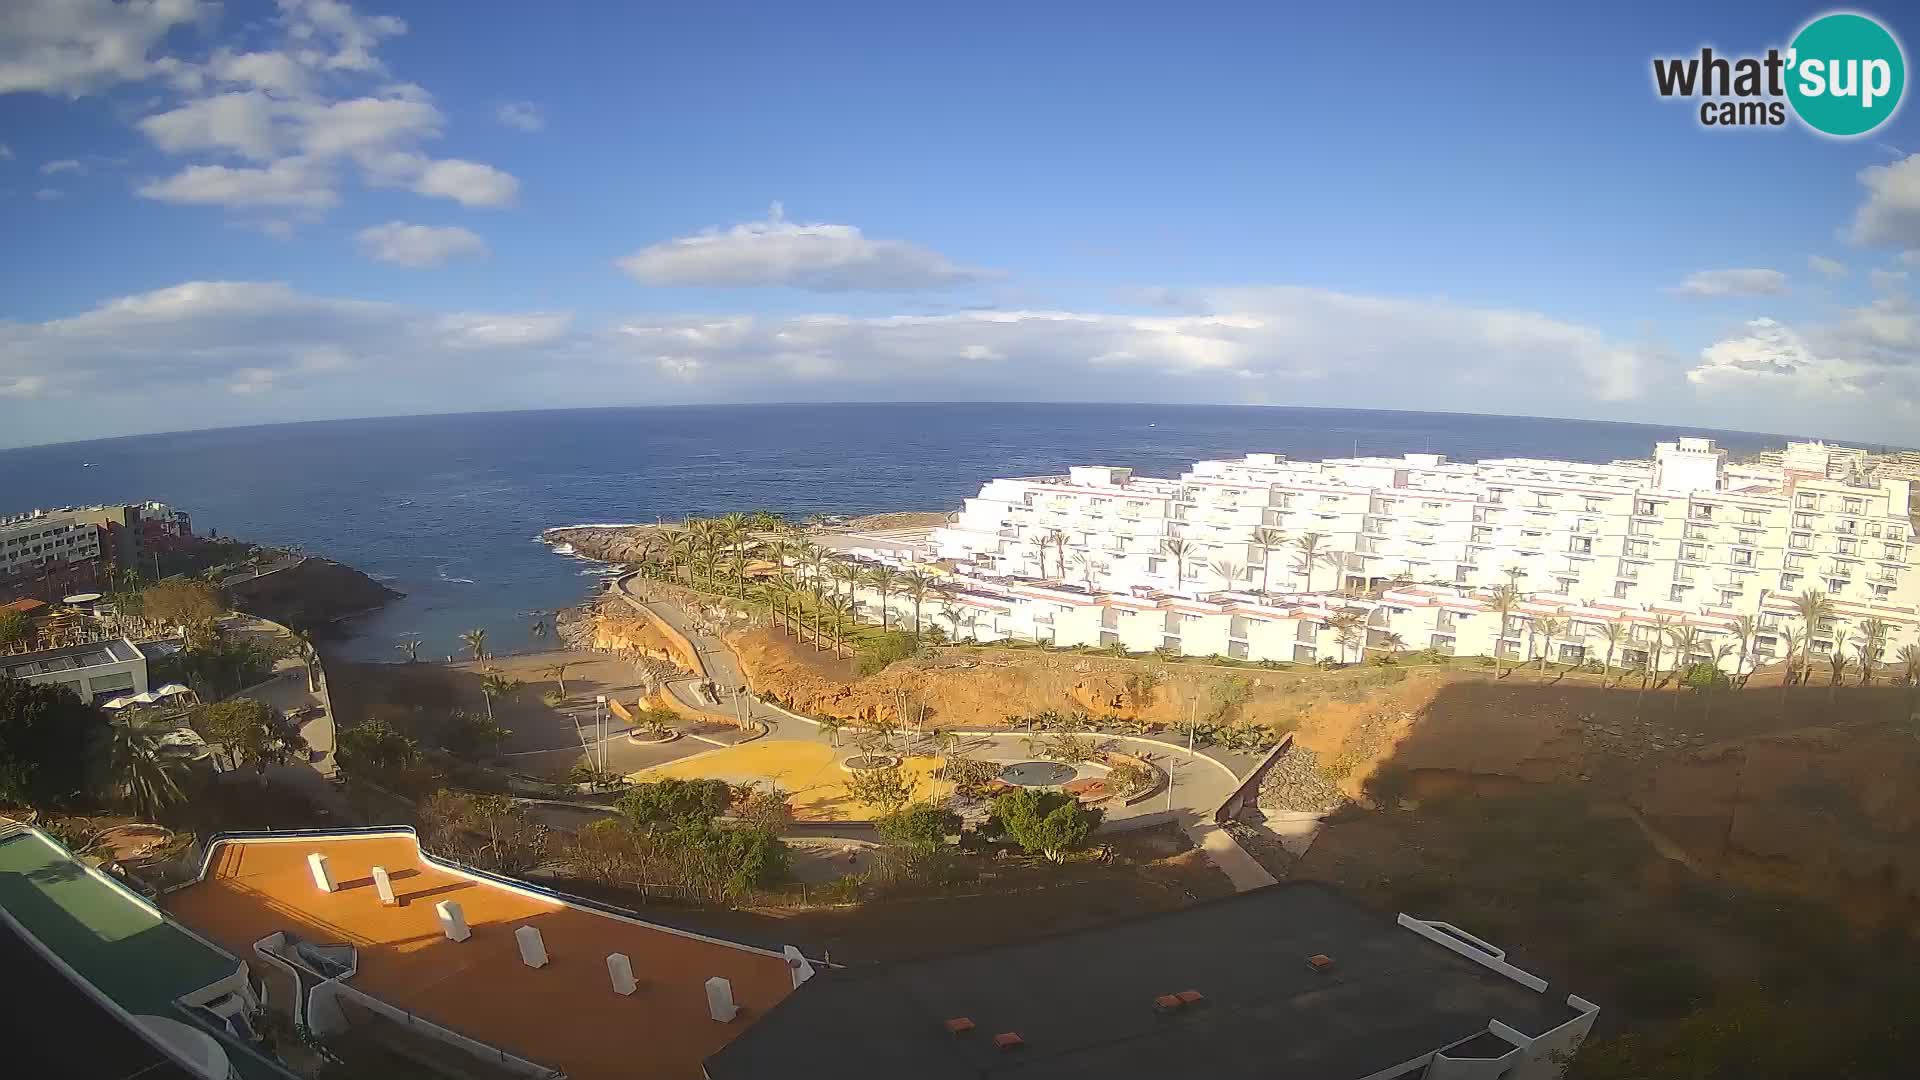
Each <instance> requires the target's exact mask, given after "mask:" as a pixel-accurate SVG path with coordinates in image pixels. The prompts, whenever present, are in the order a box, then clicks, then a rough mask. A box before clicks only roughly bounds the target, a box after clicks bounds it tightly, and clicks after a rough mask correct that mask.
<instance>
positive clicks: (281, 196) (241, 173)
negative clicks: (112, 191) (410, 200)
mask: <svg viewBox="0 0 1920 1080" xmlns="http://www.w3.org/2000/svg"><path fill="white" fill-rule="evenodd" d="M137 190H138V191H139V193H140V194H141V195H142V196H144V197H145V198H149V199H156V200H158V201H160V202H170V203H182V204H187V205H200V206H227V207H247V208H257V207H288V208H293V209H299V210H308V211H318V210H325V209H327V208H329V207H332V206H334V205H336V204H338V203H339V201H340V197H339V196H338V195H337V194H335V192H334V189H333V179H332V175H331V174H330V173H329V172H328V171H327V169H325V168H324V167H323V166H321V165H319V164H318V163H316V162H313V161H309V160H308V159H306V158H299V157H290V158H281V159H280V160H279V161H276V162H274V163H272V164H271V165H268V166H266V167H264V168H252V167H242V168H229V167H228V166H225V165H190V166H188V167H187V168H185V169H182V170H181V171H180V172H178V173H175V174H174V175H172V176H170V177H167V178H166V179H164V180H153V181H149V182H147V183H145V184H142V185H141V186H140V187H139V188H138V189H137Z"/></svg>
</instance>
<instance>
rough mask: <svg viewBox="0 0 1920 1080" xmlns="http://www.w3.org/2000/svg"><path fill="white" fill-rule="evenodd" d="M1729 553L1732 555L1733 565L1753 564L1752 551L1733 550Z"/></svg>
mask: <svg viewBox="0 0 1920 1080" xmlns="http://www.w3.org/2000/svg"><path fill="white" fill-rule="evenodd" d="M1731 554H1732V555H1733V565H1735V566H1752V565H1753V552H1751V551H1735V552H1732V553H1731Z"/></svg>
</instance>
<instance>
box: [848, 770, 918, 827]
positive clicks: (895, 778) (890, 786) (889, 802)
mask: <svg viewBox="0 0 1920 1080" xmlns="http://www.w3.org/2000/svg"><path fill="white" fill-rule="evenodd" d="M847 794H848V795H850V796H852V797H853V798H854V799H856V800H858V801H860V802H863V803H866V804H868V805H870V806H875V807H878V808H879V810H880V813H881V814H882V815H883V816H884V815H887V814H892V813H896V812H898V811H899V810H900V809H901V808H903V807H905V806H906V805H907V802H908V800H910V799H912V798H913V781H912V780H911V779H909V778H908V776H907V774H906V773H905V771H903V770H902V769H901V768H900V766H898V765H887V766H883V767H881V768H878V769H856V770H854V771H853V774H852V775H850V776H848V777H847ZM876 820H877V819H876Z"/></svg>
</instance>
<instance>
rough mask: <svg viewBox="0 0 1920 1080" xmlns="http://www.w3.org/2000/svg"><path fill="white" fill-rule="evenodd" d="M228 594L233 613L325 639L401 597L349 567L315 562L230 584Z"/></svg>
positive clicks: (320, 560)
mask: <svg viewBox="0 0 1920 1080" xmlns="http://www.w3.org/2000/svg"><path fill="white" fill-rule="evenodd" d="M226 588H227V594H228V596H230V597H231V598H232V600H233V606H234V607H235V608H236V609H238V610H240V611H244V612H247V613H248V614H250V615H258V616H260V617H261V618H263V619H271V620H273V621H274V622H277V623H281V624H282V625H285V626H291V627H293V628H295V629H297V630H305V631H307V632H308V633H313V634H321V633H324V632H325V631H326V630H327V628H328V627H329V626H330V625H331V624H332V623H333V622H334V621H336V620H338V619H343V618H346V617H347V616H349V615H358V614H360V613H361V612H364V611H371V610H372V609H374V608H377V607H380V606H382V605H384V604H387V603H389V602H391V601H394V600H398V599H400V598H401V597H402V596H404V595H405V594H404V593H398V592H395V591H394V590H392V589H389V588H387V587H386V586H385V585H382V584H380V583H379V582H377V581H375V580H373V579H372V578H370V577H368V576H367V575H365V574H363V573H361V572H360V571H358V570H355V569H354V568H353V567H351V566H347V565H344V564H342V563H337V562H334V561H333V560H331V559H315V558H309V559H304V560H302V561H300V562H298V563H295V564H294V565H292V566H288V567H285V568H284V569H280V570H275V571H274V572H272V573H270V574H262V575H261V576H259V577H256V578H249V579H246V580H243V581H235V582H229V583H228V584H227V586H226Z"/></svg>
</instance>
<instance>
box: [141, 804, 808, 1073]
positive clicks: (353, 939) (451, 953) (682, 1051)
mask: <svg viewBox="0 0 1920 1080" xmlns="http://www.w3.org/2000/svg"><path fill="white" fill-rule="evenodd" d="M313 852H319V853H320V854H323V855H325V856H326V857H327V859H328V861H329V862H330V864H331V868H332V871H333V875H334V880H335V881H336V882H337V883H338V885H339V888H338V889H337V891H335V892H333V893H323V892H321V891H320V890H319V889H317V888H316V887H315V886H314V883H313V879H312V878H311V877H310V876H309V873H308V869H307V862H306V860H307V856H308V854H310V853H313ZM209 858H210V863H209V867H208V870H207V873H206V875H205V877H204V878H203V879H202V880H201V881H200V882H199V883H197V884H194V885H190V886H188V887H187V888H185V889H182V890H181V891H179V892H176V893H172V894H170V895H169V896H168V897H167V906H168V908H169V909H170V910H171V911H172V913H173V914H174V916H175V917H176V918H178V919H179V920H180V921H181V922H183V923H185V924H187V925H188V926H191V927H193V928H195V929H197V930H199V931H200V932H201V933H204V934H206V935H207V936H208V937H210V938H213V939H214V940H215V941H218V942H220V943H221V944H222V945H224V946H226V947H227V948H228V949H231V950H235V951H240V950H242V949H244V950H246V953H245V954H246V955H251V954H252V950H253V944H254V942H256V941H258V940H260V939H261V938H264V937H267V936H268V935H270V934H272V933H274V932H275V931H287V932H289V933H292V934H294V935H296V936H298V937H300V938H302V939H305V940H307V941H312V942H318V943H347V944H351V945H353V946H355V947H356V949H357V950H358V952H359V965H358V966H359V970H358V972H357V973H356V974H355V975H353V976H352V977H351V978H350V979H349V980H347V982H346V985H347V986H350V987H352V988H354V989H357V990H359V991H361V992H362V993H365V994H368V995H370V996H372V997H376V998H379V999H381V1000H383V1001H386V1002H388V1003H389V1004H392V1005H395V1006H398V1007H400V1008H403V1009H406V1010H408V1011H410V1012H413V1013H416V1014H418V1015H419V1016H421V1017H422V1018H424V1019H427V1020H430V1021H433V1022H434V1023H437V1024H440V1025H443V1026H445V1027H447V1028H450V1029H452V1030H454V1031H456V1032H459V1033H461V1034H463V1035H466V1036H468V1037H469V1038H472V1039H475V1040H477V1041H480V1042H483V1043H488V1044H490V1045H493V1046H497V1047H499V1048H500V1049H503V1050H506V1051H507V1052H509V1053H512V1054H517V1055H519V1056H520V1057H523V1058H526V1059H528V1060H530V1061H534V1062H538V1063H540V1064H542V1065H546V1066H550V1067H553V1068H556V1069H560V1070H562V1071H564V1072H566V1074H567V1075H568V1076H569V1077H570V1078H572V1080H613V1078H616V1077H618V1078H625V1077H633V1076H662V1077H698V1076H699V1075H700V1062H701V1060H702V1059H703V1058H705V1057H707V1056H708V1055H710V1054H712V1053H714V1052H715V1051H717V1050H719V1049H720V1048H721V1047H722V1046H724V1045H725V1044H726V1043H727V1042H729V1041H730V1040H732V1039H733V1038H734V1037H736V1036H737V1035H738V1034H739V1033H740V1032H741V1031H742V1030H744V1029H745V1028H746V1027H747V1025H749V1024H751V1023H753V1022H754V1021H756V1020H757V1019H758V1018H759V1017H760V1016H762V1015H764V1014H765V1013H766V1011H767V1010H769V1009H771V1008H772V1007H773V1006H774V1005H775V1004H777V1003H778V1002H779V1001H780V1000H781V999H783V998H785V997H786V996H787V994H788V993H789V992H791V989H792V977H791V974H790V972H789V971H788V968H787V965H786V961H785V960H784V959H783V958H782V957H781V956H780V955H779V954H777V953H772V952H768V951H764V950H760V949H754V948H750V947H747V946H744V945H737V944H734V943H731V942H723V941H718V940H715V939H711V938H704V937H700V936H697V935H693V934H689V933H684V932H681V931H676V930H671V929H667V928H664V927H659V926H654V925H651V924H646V923H641V922H637V921H634V920H631V919H626V918H622V917H619V916H614V915H608V914H603V913H601V912H599V911H597V910H594V909H591V908H589V907H585V906H581V905H576V904H573V903H569V902H567V901H565V900H561V899H559V898H557V897H555V896H553V895H551V894H547V893H544V892H540V891H536V890H534V889H532V888H526V887H520V886H515V885H508V884H505V883H503V882H500V881H496V880H493V879H490V878H486V877H482V876H479V875H474V874H468V873H464V872H460V871H456V870H453V869H450V868H446V867H443V866H441V865H439V864H436V863H433V862H430V861H428V860H426V859H424V858H422V857H421V854H420V850H419V847H418V845H417V843H416V842H415V840H414V838H413V836H412V835H411V834H410V833H404V832H391V831H388V832H369V833H358V834H352V835H318V834H310V835H295V834H283V835H280V836H275V837H269V838H254V839H237V840H223V841H221V842H219V843H217V844H216V845H215V846H214V848H213V849H212V851H211V853H210V855H209ZM374 866H383V867H385V868H386V869H387V871H388V873H389V874H390V875H391V877H392V880H393V886H394V892H395V894H396V895H397V897H398V900H399V903H398V904H396V905H394V906H392V907H388V906H384V905H382V904H381V903H380V899H379V896H378V895H377V894H376V893H375V891H374V887H373V882H372V877H371V868H372V867H374ZM442 900H453V901H457V902H459V904H460V906H461V908H462V910H463V911H464V912H465V915H466V919H467V924H468V926H469V927H470V928H471V930H472V932H473V936H472V937H471V938H470V939H468V940H467V941H464V942H453V941H449V940H447V939H446V937H445V936H444V935H443V934H442V932H441V929H440V925H439V921H438V918H437V916H436V914H435V912H434V905H435V903H436V902H438V901H442ZM523 925H526V926H534V927H537V928H539V930H540V933H541V936H542V937H543V938H544V939H545V942H546V948H547V953H548V955H549V957H550V958H551V959H550V960H549V962H548V964H547V966H545V967H543V968H539V969H537V970H536V969H534V968H529V967H527V966H526V965H525V964H524V963H522V962H521V960H520V954H519V950H518V947H517V945H516V943H515V941H514V937H513V932H514V930H515V929H516V928H518V927H520V926H523ZM614 952H621V953H625V954H627V956H628V957H629V958H630V959H631V961H632V964H633V970H634V976H635V978H636V979H638V980H639V983H640V988H639V990H638V991H637V992H636V993H634V995H633V996H632V997H621V996H620V995H618V994H615V993H614V992H613V990H612V989H611V986H610V984H609V981H608V978H607V965H606V958H607V954H608V953H614ZM714 975H720V976H723V977H725V978H727V979H728V980H730V981H731V982H732V984H733V994H734V1000H735V1001H736V1002H737V1003H738V1004H739V1005H740V1006H741V1009H742V1011H741V1016H740V1018H739V1019H737V1020H736V1021H734V1022H733V1023H731V1024H721V1023H717V1022H715V1021H714V1020H712V1019H711V1018H710V1017H709V1016H708V1015H707V1003H706V996H705V990H704V987H703V984H704V983H705V981H706V980H707V979H708V978H709V977H711V976H714Z"/></svg>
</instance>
